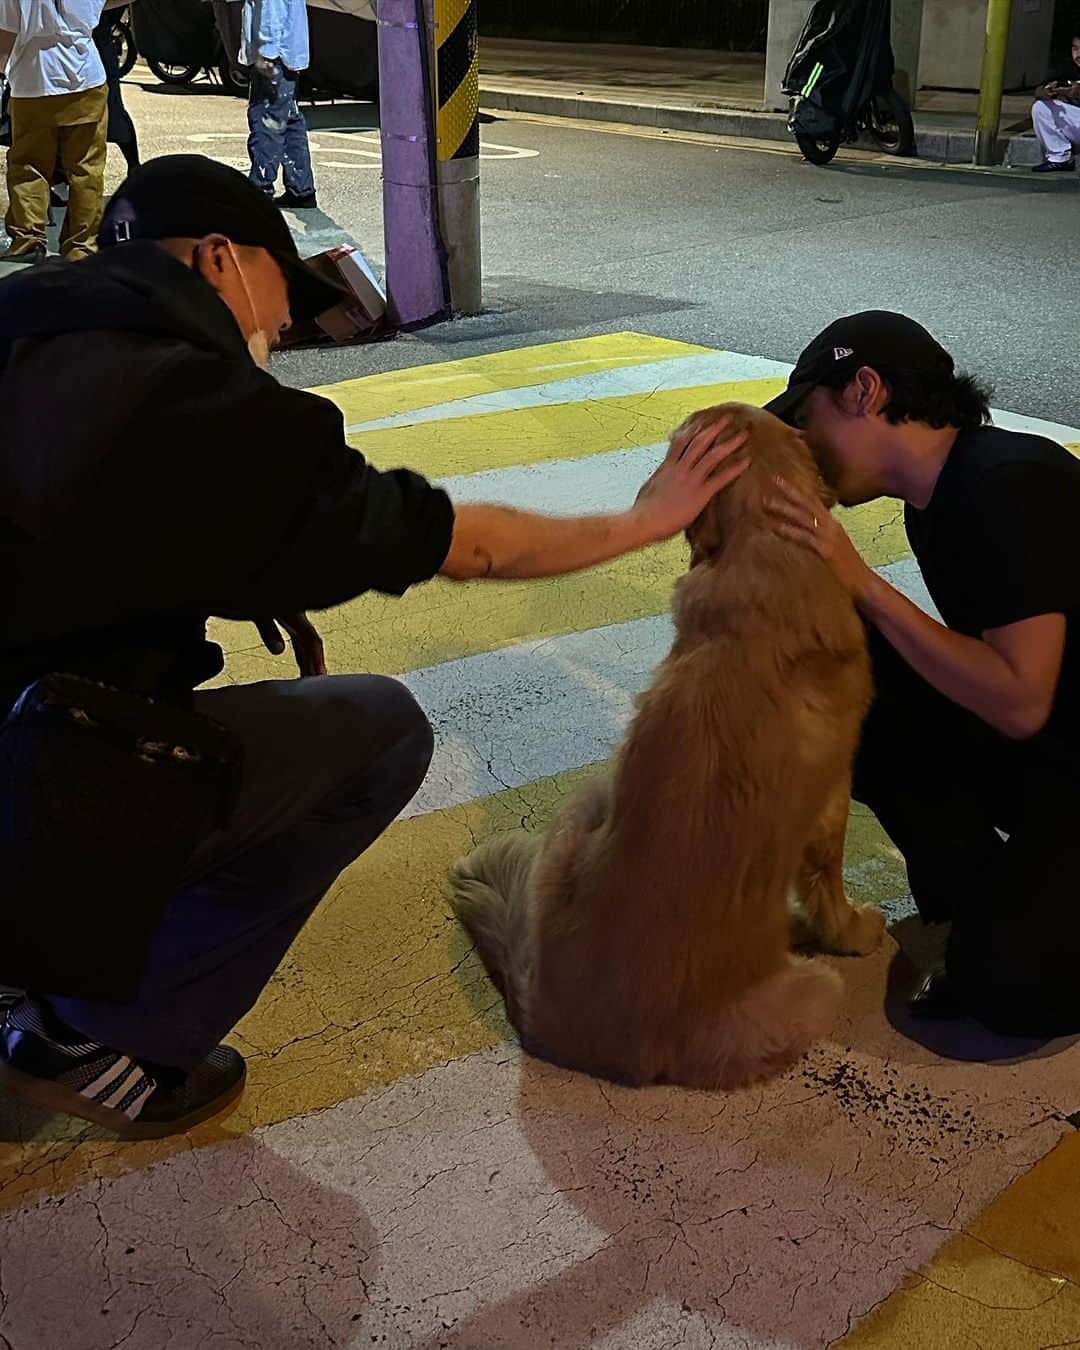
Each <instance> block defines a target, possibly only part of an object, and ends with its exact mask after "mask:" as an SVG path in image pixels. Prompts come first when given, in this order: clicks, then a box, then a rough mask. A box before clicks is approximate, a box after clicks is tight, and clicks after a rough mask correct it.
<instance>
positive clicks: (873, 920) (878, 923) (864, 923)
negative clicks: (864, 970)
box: [832, 905, 885, 956]
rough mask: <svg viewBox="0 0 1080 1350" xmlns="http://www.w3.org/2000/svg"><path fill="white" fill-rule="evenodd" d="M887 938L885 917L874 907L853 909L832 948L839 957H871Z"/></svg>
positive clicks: (865, 906)
mask: <svg viewBox="0 0 1080 1350" xmlns="http://www.w3.org/2000/svg"><path fill="white" fill-rule="evenodd" d="M884 936H885V915H884V914H882V912H881V910H880V909H877V908H876V907H875V906H874V905H863V906H862V907H861V908H856V907H855V906H854V905H853V906H852V908H851V914H850V916H849V918H848V921H847V923H846V924H844V927H843V928H842V929H841V930H840V934H839V937H838V940H837V943H836V946H835V947H833V948H832V950H833V952H834V953H835V954H836V955H837V956H869V955H870V953H871V952H875V951H877V949H878V947H880V946H881V939H882V938H883V937H884Z"/></svg>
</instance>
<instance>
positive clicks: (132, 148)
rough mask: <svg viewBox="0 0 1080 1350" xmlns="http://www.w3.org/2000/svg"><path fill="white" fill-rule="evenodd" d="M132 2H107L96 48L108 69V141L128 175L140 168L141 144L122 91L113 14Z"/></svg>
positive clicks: (95, 41) (106, 74)
mask: <svg viewBox="0 0 1080 1350" xmlns="http://www.w3.org/2000/svg"><path fill="white" fill-rule="evenodd" d="M129 3H130V0H105V12H104V13H103V14H102V16H101V22H100V23H99V24H98V26H97V27H96V28H95V29H94V45H95V46H96V47H97V49H98V53H99V55H100V56H101V64H102V65H103V66H104V67H105V80H106V85H107V88H108V91H109V92H108V99H109V104H108V106H109V118H108V133H107V137H108V139H109V140H110V141H112V143H113V145H116V146H119V148H120V153H121V154H122V155H123V156H124V160H125V161H126V163H127V167H128V173H130V172H131V170H132V169H137V168H138V167H139V141H138V137H137V135H136V133H135V123H134V122H133V121H132V120H131V114H130V113H129V112H128V110H127V109H126V108H125V107H124V98H123V94H122V92H121V89H120V62H119V60H118V58H117V55H116V48H115V46H114V45H113V41H112V15H111V13H110V11H112V10H116V9H123V8H124V6H125V5H127V4H129Z"/></svg>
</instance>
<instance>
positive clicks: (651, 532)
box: [612, 502, 671, 552]
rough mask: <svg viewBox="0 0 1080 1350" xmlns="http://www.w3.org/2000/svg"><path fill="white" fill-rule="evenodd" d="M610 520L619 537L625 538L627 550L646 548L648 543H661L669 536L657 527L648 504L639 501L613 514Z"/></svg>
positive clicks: (669, 536)
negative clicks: (626, 509)
mask: <svg viewBox="0 0 1080 1350" xmlns="http://www.w3.org/2000/svg"><path fill="white" fill-rule="evenodd" d="M612 522H613V525H614V527H615V529H616V530H617V531H618V532H619V535H620V537H625V538H626V540H627V543H626V551H627V552H629V551H630V550H631V549H633V548H647V547H648V546H649V545H650V544H662V543H663V542H664V541H665V540H666V539H670V538H671V535H670V534H668V533H666V532H665V531H664V530H662V529H659V528H658V527H657V523H656V520H655V519H654V518H653V514H652V512H651V511H650V510H649V508H648V506H646V505H644V504H642V503H639V502H635V504H634V505H633V506H631V507H630V509H629V510H628V511H621V512H620V513H619V514H618V515H616V516H613V517H612Z"/></svg>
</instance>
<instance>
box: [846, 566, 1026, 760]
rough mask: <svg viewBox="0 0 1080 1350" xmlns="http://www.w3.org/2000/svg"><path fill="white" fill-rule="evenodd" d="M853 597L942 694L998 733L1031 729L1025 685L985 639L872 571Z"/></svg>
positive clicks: (1013, 733) (1017, 734)
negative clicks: (960, 629) (959, 628)
mask: <svg viewBox="0 0 1080 1350" xmlns="http://www.w3.org/2000/svg"><path fill="white" fill-rule="evenodd" d="M856 599H857V602H858V605H859V609H860V611H861V612H862V613H863V614H864V615H865V617H866V618H867V619H869V620H870V622H871V623H873V624H874V625H875V627H876V628H878V629H879V630H880V632H881V633H882V635H883V636H884V637H885V638H886V639H887V640H888V642H889V643H890V644H891V645H892V646H893V647H895V648H896V650H897V651H898V652H899V653H900V655H901V656H902V657H903V658H904V660H905V661H906V662H907V663H908V665H909V666H911V668H912V669H913V670H914V671H916V672H917V673H918V674H919V675H921V676H922V677H923V679H924V680H926V681H927V683H929V684H931V685H933V687H934V688H935V689H937V690H938V691H939V692H940V693H942V694H944V695H945V697H946V698H948V699H951V700H952V701H953V702H954V703H958V704H959V705H960V707H962V708H967V710H968V711H969V712H973V713H974V714H975V715H976V716H977V717H981V718H982V720H983V721H984V722H988V723H989V724H990V726H992V727H994V728H995V729H996V730H998V731H1000V732H1001V733H1002V734H1003V735H1006V736H1012V737H1022V736H1025V735H1031V734H1032V732H1033V730H1034V728H1033V727H1032V726H1031V721H1032V717H1033V714H1032V712H1031V709H1030V708H1029V706H1028V704H1029V694H1028V692H1027V690H1026V688H1025V685H1024V683H1023V682H1022V681H1021V680H1020V678H1019V676H1018V674H1017V672H1016V671H1015V670H1014V669H1013V668H1012V667H1011V666H1010V665H1009V663H1008V661H1006V660H1005V658H1004V657H1003V656H1002V655H1001V654H1000V653H999V652H997V651H995V650H994V648H993V647H991V646H990V644H989V643H988V642H985V641H983V640H982V639H981V638H973V637H966V636H965V635H964V634H963V633H955V632H953V630H952V629H951V628H946V627H945V625H944V624H941V623H939V622H938V621H937V620H936V619H934V618H932V617H931V616H930V615H929V614H926V613H925V612H924V611H923V610H921V609H920V608H919V607H918V605H915V604H913V603H912V602H911V601H910V600H909V599H908V598H907V596H906V595H903V594H901V592H900V591H898V590H897V589H896V588H895V587H894V586H890V585H889V583H888V582H887V581H886V580H885V579H884V578H883V577H880V576H878V574H877V573H876V572H870V574H869V576H868V578H867V584H866V586H865V587H864V588H863V590H862V591H861V592H860V594H859V595H857V597H856Z"/></svg>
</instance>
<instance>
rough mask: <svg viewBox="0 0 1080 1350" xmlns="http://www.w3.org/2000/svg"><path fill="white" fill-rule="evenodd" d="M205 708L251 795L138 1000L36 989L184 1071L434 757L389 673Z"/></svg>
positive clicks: (227, 698)
mask: <svg viewBox="0 0 1080 1350" xmlns="http://www.w3.org/2000/svg"><path fill="white" fill-rule="evenodd" d="M195 706H196V709H197V711H199V712H201V713H205V714H206V715H207V716H209V717H213V718H216V719H217V720H218V721H219V722H222V723H224V725H225V726H227V727H228V728H229V730H230V731H231V732H232V733H233V735H234V736H235V737H236V738H237V739H238V740H239V741H240V743H241V745H242V746H243V750H244V771H243V783H242V786H241V789H240V792H239V795H238V798H237V801H236V804H235V808H234V811H233V817H232V820H231V821H230V823H229V825H228V827H227V829H225V830H220V831H216V832H215V833H213V834H211V835H208V836H207V838H206V839H205V840H204V841H203V843H202V844H201V845H200V847H199V848H198V849H197V850H196V852H195V855H194V856H193V858H192V859H191V862H190V863H189V865H188V877H187V879H186V881H185V883H184V885H183V886H182V888H181V890H180V891H179V893H178V894H177V895H176V896H175V897H174V898H173V900H172V902H171V904H170V905H169V906H168V907H167V909H166V910H165V913H164V914H163V915H162V918H161V923H160V925H159V927H158V930H157V932H156V934H155V936H154V940H153V944H152V946H151V950H150V955H149V959H148V962H147V966H146V970H145V972H144V974H143V979H142V984H141V986H140V988H139V990H138V992H137V993H136V995H135V996H134V997H133V998H132V999H131V1000H130V1002H128V1003H109V1002H105V1001H101V1000H94V999H77V998H66V997H64V998H59V997H53V998H48V996H47V991H46V990H33V991H31V992H33V993H35V994H38V995H44V996H46V999H47V1001H48V1003H49V1004H50V1005H51V1006H52V1008H53V1010H54V1011H55V1012H56V1014H57V1015H58V1016H59V1017H60V1018H61V1019H62V1020H63V1021H64V1022H66V1023H67V1024H68V1026H71V1027H74V1028H75V1029H76V1030H77V1031H80V1032H82V1033H83V1034H84V1035H86V1036H88V1037H90V1038H91V1039H93V1040H96V1041H101V1042H102V1044H104V1045H107V1046H109V1047H110V1048H112V1049H113V1050H122V1051H123V1052H124V1053H125V1054H129V1055H131V1056H133V1057H134V1058H136V1059H144V1060H151V1061H153V1062H154V1063H157V1064H168V1065H174V1066H175V1067H177V1068H181V1069H193V1068H194V1067H195V1066H196V1065H197V1064H198V1063H199V1062H200V1061H201V1060H202V1059H203V1058H204V1057H205V1056H206V1055H207V1054H208V1053H209V1052H210V1051H211V1050H212V1049H213V1047H214V1046H215V1045H217V1043H218V1041H220V1040H221V1038H222V1037H223V1036H225V1035H226V1034H227V1033H228V1032H229V1031H230V1030H231V1029H232V1027H234V1026H235V1025H236V1023H237V1022H238V1021H239V1020H240V1018H241V1017H243V1015H244V1014H245V1013H246V1012H247V1011H248V1009H249V1008H250V1007H251V1006H252V1004H253V1003H254V1002H255V1000H256V999H257V998H258V996H259V994H260V993H261V992H262V990H263V988H264V986H265V985H266V982H267V981H268V980H269V979H270V977H271V975H273V973H274V970H275V969H276V967H277V966H278V964H279V963H280V962H281V960H282V958H283V957H284V955H285V953H286V952H287V951H288V949H289V947H290V945H291V943H292V942H293V939H294V938H295V937H296V935H297V934H298V933H299V932H300V929H301V928H303V926H304V924H305V923H306V922H307V920H308V918H309V917H310V915H311V914H312V912H313V911H314V909H315V907H316V906H317V905H318V903H319V901H320V900H321V899H322V897H323V895H324V894H325V893H326V891H327V890H328V888H329V887H330V886H331V885H333V883H334V880H335V878H336V877H337V876H338V874H339V873H340V872H341V871H342V869H343V868H345V867H347V866H348V865H349V863H351V862H352V861H353V859H354V858H358V857H359V856H360V854H361V853H363V852H364V850H365V849H366V848H368V847H369V846H370V845H371V844H372V843H373V842H374V840H376V839H377V838H378V837H379V835H380V834H382V832H383V830H385V829H386V828H387V826H388V825H389V824H390V822H391V821H392V820H393V819H394V817H395V816H396V815H397V814H398V812H399V811H401V810H402V808H403V807H404V806H405V805H406V803H407V802H408V801H410V799H411V798H412V797H413V795H414V794H415V793H416V790H417V788H418V787H419V786H420V784H421V782H422V781H423V778H424V774H425V773H426V772H427V767H428V763H429V761H430V759H431V750H432V733H431V727H430V726H429V725H428V721H427V718H426V717H425V716H424V714H423V713H422V712H421V710H420V708H419V707H418V706H417V704H416V701H415V700H414V698H413V696H412V695H411V694H410V693H409V691H408V690H407V689H406V688H405V687H404V686H403V685H401V684H398V683H397V681H395V680H389V679H385V678H383V677H382V676H378V675H327V676H324V677H322V678H320V679H310V680H275V681H271V682H268V683H265V684H248V685H230V686H228V687H227V688H224V689H209V690H205V691H200V692H198V693H197V694H196V696H195Z"/></svg>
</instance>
